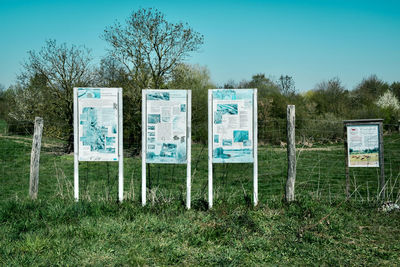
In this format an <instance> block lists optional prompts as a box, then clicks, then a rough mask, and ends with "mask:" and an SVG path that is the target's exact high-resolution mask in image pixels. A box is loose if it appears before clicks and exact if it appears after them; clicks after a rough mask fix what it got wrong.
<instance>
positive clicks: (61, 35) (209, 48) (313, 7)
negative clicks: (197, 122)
mask: <svg viewBox="0 0 400 267" xmlns="http://www.w3.org/2000/svg"><path fill="white" fill-rule="evenodd" d="M140 7H144V8H147V7H155V8H158V9H159V10H160V11H162V12H163V13H165V15H166V17H167V20H169V21H171V22H178V21H183V22H187V23H189V25H190V26H191V27H193V28H194V29H195V30H197V31H199V32H200V33H202V34H203V35H204V45H203V47H202V48H201V51H199V52H197V53H195V54H193V55H192V56H191V57H190V58H189V59H188V62H189V63H191V64H199V65H202V66H207V67H208V69H209V70H210V72H211V78H212V80H213V81H214V82H215V83H217V84H218V85H222V84H223V83H224V82H226V81H227V80H229V79H233V80H235V81H240V80H242V79H250V78H251V76H252V75H253V74H256V73H265V74H266V75H267V76H271V77H275V78H278V77H279V76H280V75H281V74H287V75H290V76H293V78H294V80H295V83H296V87H297V88H298V89H299V90H300V91H305V90H309V89H312V88H314V86H315V85H316V84H317V83H319V82H321V81H322V80H327V79H329V78H332V77H336V76H337V77H339V78H340V79H341V80H342V81H343V83H344V85H345V86H346V87H347V88H348V89H352V88H354V86H356V85H357V83H359V82H360V81H361V80H362V79H363V78H365V77H367V76H369V75H371V74H376V75H378V77H379V78H381V79H383V80H385V81H388V82H390V83H391V82H393V81H400V1H397V0H396V1H395V0H394V1H388V0H382V1H378V0H377V1H368V0H363V1H352V0H347V1H346V0H318V1H285V0H283V1H278V0H276V1H251V0H249V1H235V0H229V1H209V0H203V1H188V0H186V1H172V0H171V1H151V0H148V1H144V0H143V1H141V0H131V1H118V0H114V1H105V0H103V1H102V0H99V1H88V0H69V1H55V0H52V1H50V0H35V1H34V0H30V1H28V0H24V1H23V0H0V25H1V26H0V36H1V40H0V84H3V85H5V86H6V87H8V86H9V85H10V84H12V83H14V82H15V81H16V75H17V74H18V73H19V71H20V70H21V63H22V62H23V61H24V59H26V58H27V51H28V50H39V49H40V48H41V47H42V46H43V45H44V43H45V40H46V39H56V40H57V42H59V43H62V42H66V43H68V44H76V45H85V46H86V47H88V48H90V49H92V54H93V56H94V57H95V60H96V62H98V61H99V59H100V58H101V57H102V56H103V55H105V53H106V51H105V49H106V48H107V43H106V42H105V41H103V40H102V39H100V38H99V36H100V35H101V34H102V32H103V30H104V28H105V27H106V26H109V25H112V24H113V23H114V22H115V21H116V20H118V21H120V22H123V21H124V20H125V19H126V18H127V17H128V16H129V14H130V13H131V12H132V11H133V10H137V9H138V8H140Z"/></svg>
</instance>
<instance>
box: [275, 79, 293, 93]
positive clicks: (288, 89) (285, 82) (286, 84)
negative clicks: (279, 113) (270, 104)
mask: <svg viewBox="0 0 400 267" xmlns="http://www.w3.org/2000/svg"><path fill="white" fill-rule="evenodd" d="M278 84H279V89H280V91H281V93H282V94H283V95H284V96H290V95H294V94H295V93H296V87H295V84H294V80H293V77H291V76H288V75H285V76H283V75H281V76H280V77H279V82H278Z"/></svg>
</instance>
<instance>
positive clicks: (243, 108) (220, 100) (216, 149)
mask: <svg viewBox="0 0 400 267" xmlns="http://www.w3.org/2000/svg"><path fill="white" fill-rule="evenodd" d="M257 134H258V133H257V89H210V90H208V205H209V208H212V206H213V163H253V200H254V205H257V204H258V153H257V142H258V140H257Z"/></svg>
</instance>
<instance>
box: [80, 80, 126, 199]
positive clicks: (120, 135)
mask: <svg viewBox="0 0 400 267" xmlns="http://www.w3.org/2000/svg"><path fill="white" fill-rule="evenodd" d="M79 89H85V90H100V92H101V91H102V90H103V91H104V90H116V92H117V99H116V100H117V102H118V113H117V114H118V117H117V120H118V123H117V127H118V128H117V136H118V145H117V148H118V153H117V159H116V160H110V159H101V158H96V159H80V154H79V147H80V143H79V142H80V140H79V138H80V129H79V128H80V127H79V126H80V114H79V112H80V105H79V98H78V91H79ZM73 97H74V198H75V201H78V200H79V162H80V161H112V162H115V161H118V200H119V202H122V201H123V199H124V156H123V154H124V153H123V126H122V125H123V124H122V120H123V116H122V114H123V113H122V88H101V87H100V88H98V87H74V96H73Z"/></svg>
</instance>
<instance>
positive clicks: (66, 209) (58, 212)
mask: <svg viewBox="0 0 400 267" xmlns="http://www.w3.org/2000/svg"><path fill="white" fill-rule="evenodd" d="M399 140H400V136H399V135H398V134H392V135H390V136H385V166H386V168H385V174H386V179H387V181H388V189H389V190H387V191H388V192H387V197H388V198H389V199H391V200H398V194H399V183H400V182H399V181H398V180H397V179H398V175H399V173H400V169H399V168H400V155H399V154H400V142H399ZM61 148H62V143H59V142H58V141H56V140H52V139H44V142H43V147H42V154H41V160H40V163H41V165H40V166H41V167H40V181H39V199H38V200H37V201H30V200H29V199H28V198H27V195H28V186H29V162H30V150H31V139H30V138H29V137H19V136H8V137H6V136H1V137H0V265H1V266H3V265H5V266H13V265H207V266H208V265H244V266H246V265H247V266H254V265H265V264H267V265H321V264H324V265H373V266H376V265H397V264H398V262H399V260H400V256H399V255H400V243H399V242H398V240H399V239H400V228H399V225H398V222H399V221H400V212H391V213H384V212H382V211H379V210H378V207H379V206H380V203H379V202H377V201H376V198H377V191H378V190H379V188H378V184H379V183H378V180H377V178H378V176H377V169H375V168H357V169H351V173H350V174H351V178H352V197H351V199H350V200H349V201H347V202H344V201H343V200H344V196H345V194H344V188H345V178H344V149H343V144H331V145H319V146H317V148H315V149H305V150H301V149H300V147H299V149H298V151H297V157H298V166H297V180H296V198H297V200H296V201H295V202H294V203H292V204H290V205H287V204H285V203H284V202H283V201H282V197H283V195H284V185H285V177H286V164H287V163H286V151H285V149H282V148H280V147H279V146H278V147H273V146H261V147H260V148H259V198H260V204H259V206H257V207H253V205H252V166H251V165H250V164H231V165H226V164H218V165H217V164H215V165H214V167H215V172H214V199H215V202H214V207H213V209H212V210H207V202H206V200H207V147H204V146H202V145H199V144H195V145H194V146H193V148H192V155H193V159H192V165H193V166H192V167H193V169H192V173H193V185H192V209H191V210H186V209H185V205H184V202H185V194H186V185H185V182H186V169H185V166H184V165H150V173H149V176H150V178H149V181H150V182H151V184H150V183H148V185H149V186H150V187H151V188H150V189H149V192H148V205H147V206H146V207H141V205H140V177H141V162H140V158H139V157H128V155H126V157H125V159H124V174H125V175H124V176H125V183H124V187H125V201H124V203H122V204H119V203H117V202H116V198H117V188H118V183H117V164H116V163H98V162H97V163H93V162H91V163H80V189H81V191H80V198H81V201H80V202H78V203H76V202H74V201H73V198H72V196H73V186H72V185H73V155H65V154H62V153H61Z"/></svg>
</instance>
